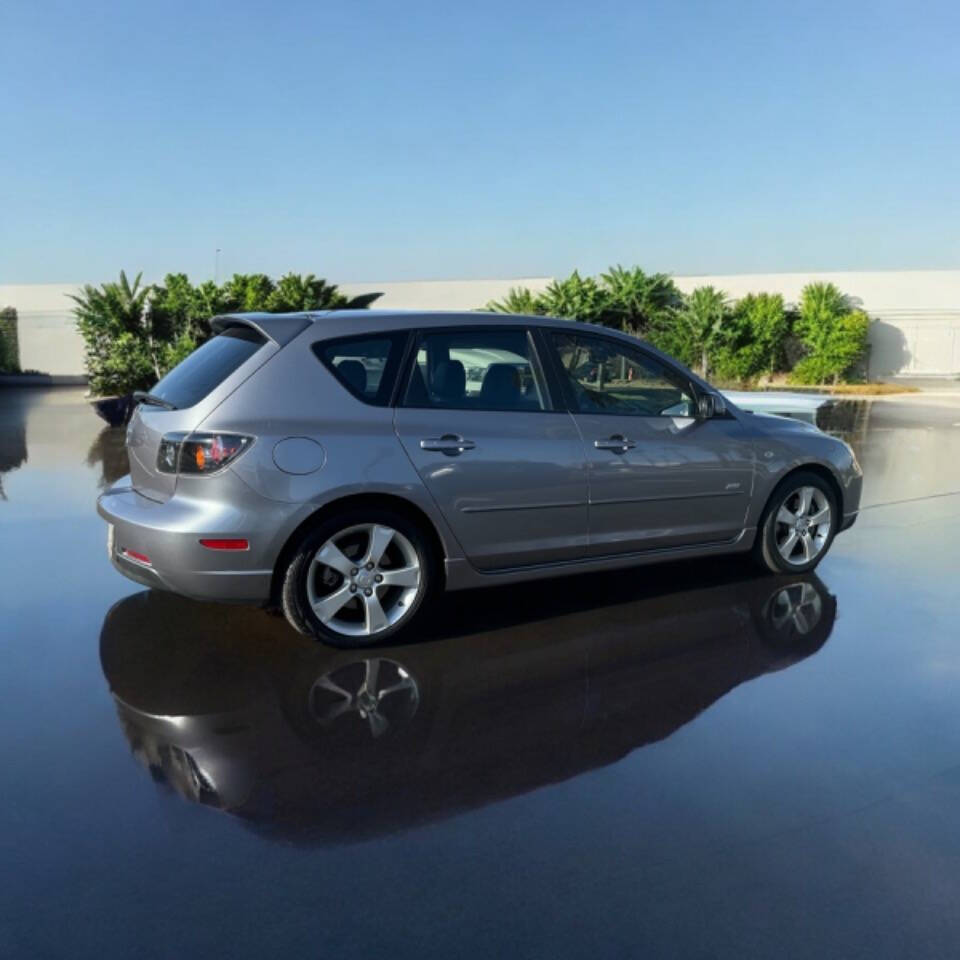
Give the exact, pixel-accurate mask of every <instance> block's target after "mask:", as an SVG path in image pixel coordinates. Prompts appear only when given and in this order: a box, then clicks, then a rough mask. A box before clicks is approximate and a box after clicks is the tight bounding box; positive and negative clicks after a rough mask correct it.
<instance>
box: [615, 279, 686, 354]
mask: <svg viewBox="0 0 960 960" xmlns="http://www.w3.org/2000/svg"><path fill="white" fill-rule="evenodd" d="M600 280H601V283H602V284H603V286H604V288H605V289H606V290H607V292H608V293H609V295H610V306H609V317H608V318H607V322H608V323H609V325H610V326H615V327H619V328H620V329H621V330H624V331H626V332H627V333H632V334H633V335H634V336H646V335H647V334H648V333H649V332H650V331H651V329H653V328H656V327H658V326H660V325H662V324H664V323H666V322H668V321H669V320H671V319H672V318H673V317H674V315H675V314H676V311H677V310H679V309H680V308H681V307H682V306H683V294H681V293H680V291H679V290H678V289H677V286H676V284H675V283H674V282H673V278H672V277H670V276H669V275H668V274H666V273H651V274H646V273H644V272H643V270H641V269H640V268H639V267H634V268H633V269H632V270H627V269H625V268H624V267H621V266H620V265H619V264H617V266H615V267H611V268H610V270H608V271H607V273H603V274H601V275H600Z"/></svg>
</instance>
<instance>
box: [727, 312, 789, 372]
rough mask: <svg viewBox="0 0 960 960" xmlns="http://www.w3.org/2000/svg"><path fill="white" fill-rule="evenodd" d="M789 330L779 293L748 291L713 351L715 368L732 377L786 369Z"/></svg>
mask: <svg viewBox="0 0 960 960" xmlns="http://www.w3.org/2000/svg"><path fill="white" fill-rule="evenodd" d="M789 332H790V326H789V322H788V320H787V313H786V310H785V309H784V305H783V297H782V296H781V295H780V294H779V293H748V294H747V295H746V296H745V297H743V298H742V299H741V300H739V301H737V303H736V304H734V307H733V309H732V310H731V311H730V314H729V316H728V317H727V323H726V334H725V336H724V338H723V343H722V345H721V346H720V347H719V348H718V349H717V350H716V351H715V352H714V355H713V369H714V372H715V373H716V375H718V376H720V377H722V378H725V379H729V380H751V379H754V378H756V377H760V376H764V375H767V376H769V375H771V374H773V373H774V372H776V371H777V370H781V369H783V365H784V362H785V357H784V344H785V342H786V338H787V335H788V333H789Z"/></svg>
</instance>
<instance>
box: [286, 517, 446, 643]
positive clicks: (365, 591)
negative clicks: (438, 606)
mask: <svg viewBox="0 0 960 960" xmlns="http://www.w3.org/2000/svg"><path fill="white" fill-rule="evenodd" d="M388 534H389V535H388ZM381 546H382V547H383V549H382V550H381V549H380V547H381ZM378 551H379V555H378ZM438 579H439V578H438V576H437V557H436V554H435V551H434V548H433V544H432V542H431V540H430V537H429V536H427V535H426V533H425V532H424V531H423V530H422V529H421V528H420V526H419V524H417V523H416V522H415V521H413V520H411V519H410V517H408V516H407V515H406V514H405V513H403V512H402V511H399V510H396V509H393V508H391V507H387V506H384V507H378V506H370V507H355V508H351V509H349V510H345V511H343V512H342V513H337V514H334V515H332V516H329V517H327V518H326V519H324V520H321V521H320V522H318V523H317V524H316V525H315V526H314V527H312V528H311V529H310V530H309V531H308V532H307V533H306V534H305V535H304V537H303V539H302V540H301V541H300V543H299V544H298V545H297V548H296V551H295V553H294V555H293V557H292V558H291V560H290V563H289V565H288V566H287V569H286V571H285V572H284V574H283V588H282V591H281V602H282V606H283V612H284V615H285V616H286V618H287V620H288V621H289V622H290V624H291V626H293V628H294V629H295V630H298V631H299V632H300V633H303V634H306V635H307V636H313V637H316V638H317V639H318V640H322V641H323V642H324V643H327V644H329V645H330V646H334V647H340V648H342V649H358V648H362V647H370V646H374V645H377V644H380V643H383V642H384V641H386V640H394V639H396V638H397V637H398V636H399V635H400V634H401V633H407V632H408V631H409V630H410V629H411V627H413V626H414V625H415V624H416V623H417V622H419V621H420V620H421V618H422V615H423V612H424V611H425V609H426V608H427V606H428V605H429V603H428V601H429V600H430V599H431V598H432V594H433V592H434V586H435V584H436V582H437V581H438Z"/></svg>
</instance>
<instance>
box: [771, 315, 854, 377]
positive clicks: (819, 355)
mask: <svg viewBox="0 0 960 960" xmlns="http://www.w3.org/2000/svg"><path fill="white" fill-rule="evenodd" d="M869 329H870V318H869V317H868V316H867V315H866V314H865V313H864V312H863V311H862V310H851V311H850V312H849V313H844V314H841V315H840V316H838V317H835V318H834V319H833V321H832V323H831V324H830V328H829V330H828V331H827V332H826V333H825V334H821V335H819V336H818V339H817V345H816V348H815V349H812V350H811V352H810V353H808V354H807V356H805V357H804V358H803V359H802V360H800V361H799V362H798V363H797V364H796V366H795V367H794V368H793V371H792V372H791V374H790V379H791V380H792V381H793V382H794V383H838V382H839V381H840V380H841V379H843V378H844V377H845V376H847V375H848V374H849V373H850V371H851V370H852V369H853V367H855V366H856V364H857V363H859V361H860V360H861V359H862V358H863V355H864V353H865V352H866V349H867V333H868V331H869Z"/></svg>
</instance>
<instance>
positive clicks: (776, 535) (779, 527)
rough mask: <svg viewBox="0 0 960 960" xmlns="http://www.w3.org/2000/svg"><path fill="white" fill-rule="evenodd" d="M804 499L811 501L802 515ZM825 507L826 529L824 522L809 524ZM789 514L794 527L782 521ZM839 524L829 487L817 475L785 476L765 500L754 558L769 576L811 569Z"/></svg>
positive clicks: (836, 506)
mask: <svg viewBox="0 0 960 960" xmlns="http://www.w3.org/2000/svg"><path fill="white" fill-rule="evenodd" d="M805 497H806V498H808V499H809V501H810V502H809V505H808V507H807V509H806V511H805V512H804V511H803V510H802V508H803V505H804V502H805V500H804V498H805ZM824 506H826V507H829V516H828V518H827V521H828V523H829V526H828V527H826V528H825V523H824V522H820V523H812V522H811V521H812V520H813V519H814V517H817V516H823V515H824V514H823V507H824ZM781 511H785V512H781ZM791 515H792V517H793V520H794V521H796V524H795V525H791V523H789V522H784V521H785V520H786V519H787V517H788V516H791ZM839 522H840V510H839V506H838V504H837V497H836V495H835V494H834V492H833V489H832V488H831V486H830V484H829V483H828V482H827V481H826V480H824V479H823V477H821V476H820V475H819V474H817V473H812V472H810V471H807V470H798V471H797V472H796V473H792V474H790V475H789V476H788V477H786V478H785V479H784V480H783V481H782V482H781V483H780V484H779V485H778V486H777V488H776V489H775V490H774V491H773V493H772V494H771V495H770V499H769V501H767V505H766V507H765V508H764V511H763V515H762V519H761V522H760V527H759V529H758V531H757V539H756V541H755V543H754V547H753V555H754V559H755V560H756V562H757V563H758V564H759V565H760V566H761V567H763V569H765V570H767V571H769V572H771V573H806V572H807V571H809V570H813V569H814V568H815V567H816V566H817V564H819V563H820V561H821V560H822V559H823V558H824V557H825V556H826V554H827V551H828V550H829V549H830V546H831V544H832V543H833V538H834V537H835V536H836V533H837V527H838V525H839ZM791 532H792V533H793V534H794V539H793V540H791V539H790V534H791Z"/></svg>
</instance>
